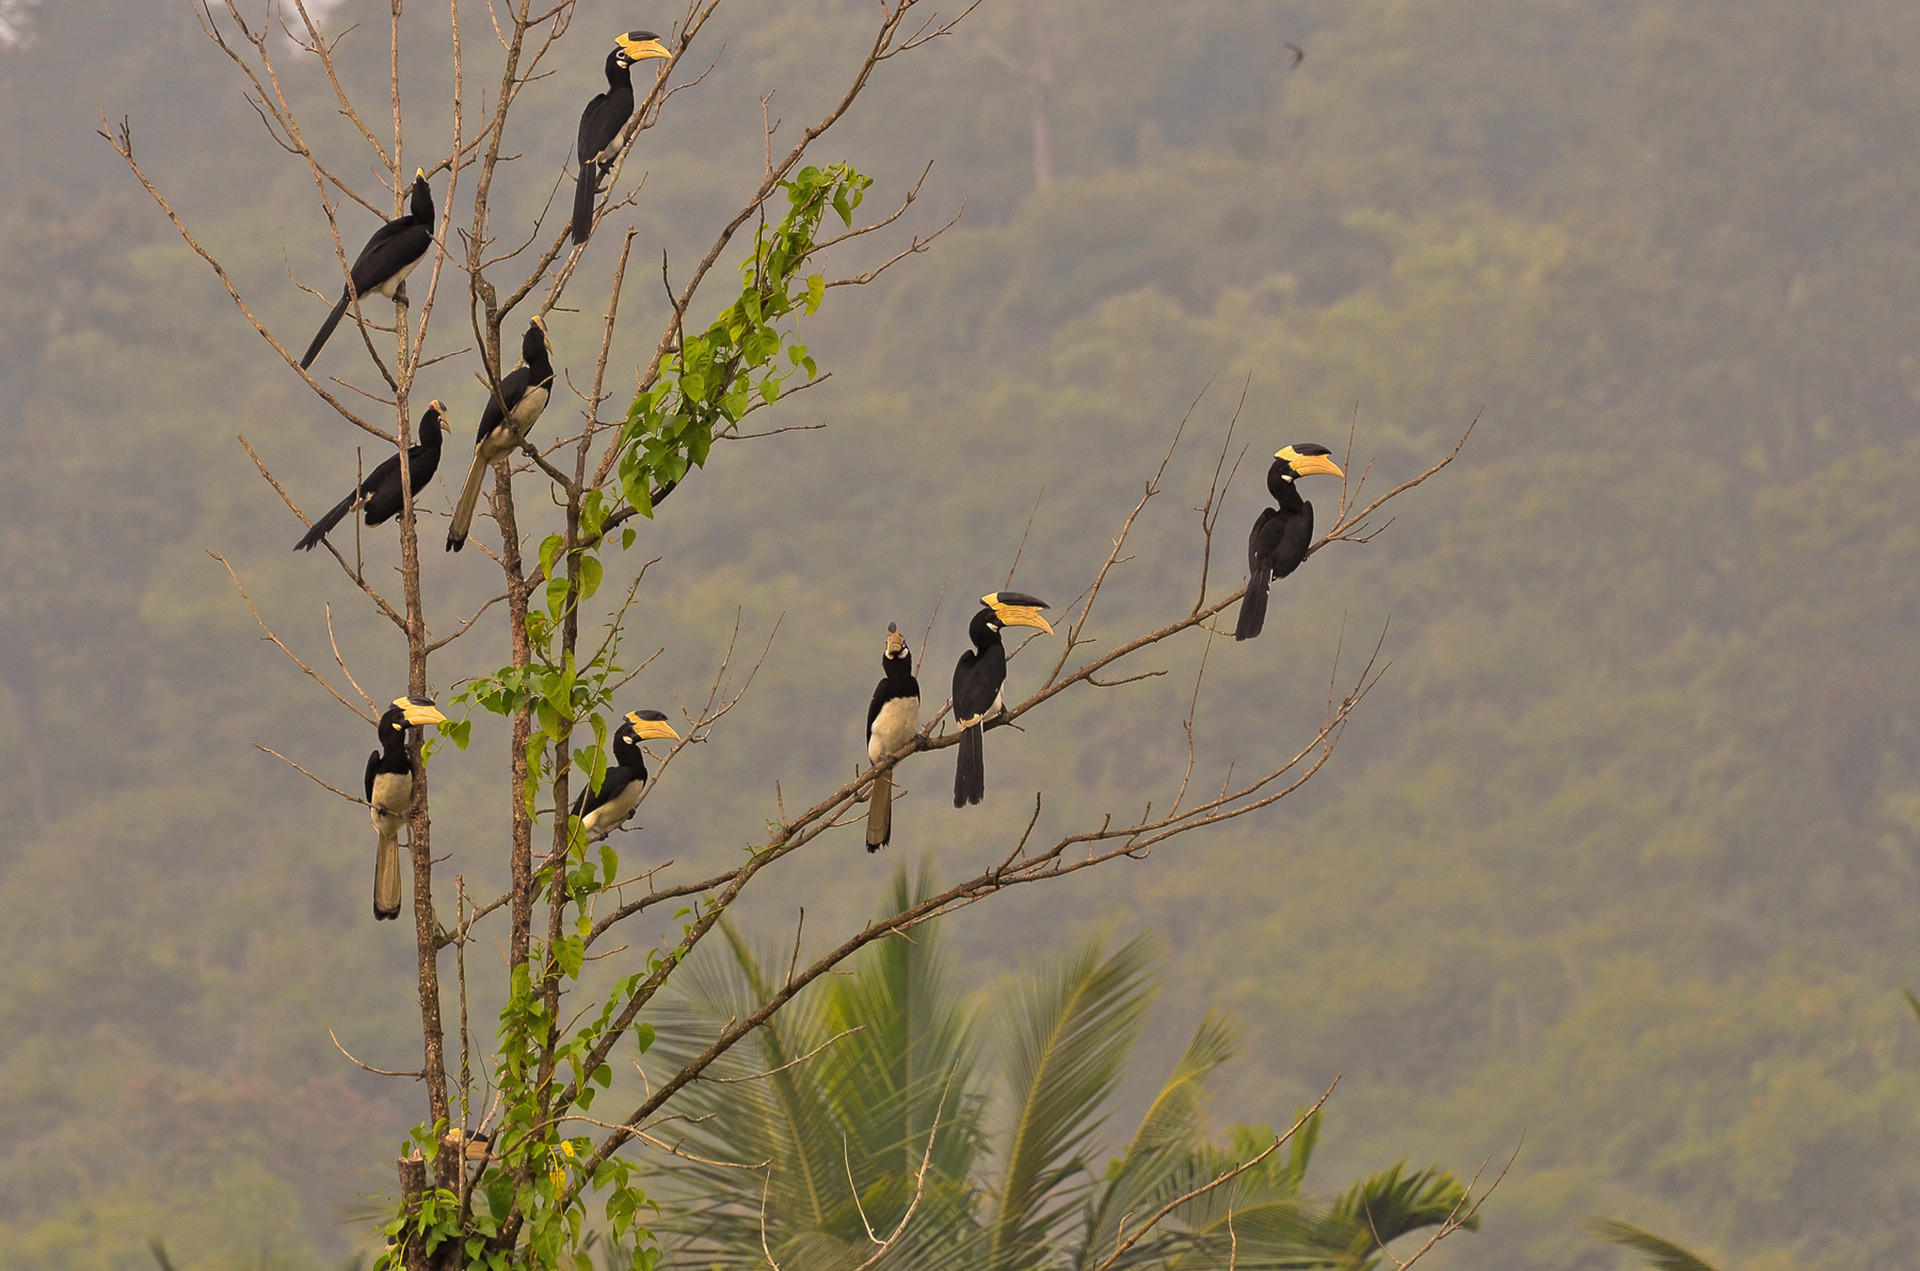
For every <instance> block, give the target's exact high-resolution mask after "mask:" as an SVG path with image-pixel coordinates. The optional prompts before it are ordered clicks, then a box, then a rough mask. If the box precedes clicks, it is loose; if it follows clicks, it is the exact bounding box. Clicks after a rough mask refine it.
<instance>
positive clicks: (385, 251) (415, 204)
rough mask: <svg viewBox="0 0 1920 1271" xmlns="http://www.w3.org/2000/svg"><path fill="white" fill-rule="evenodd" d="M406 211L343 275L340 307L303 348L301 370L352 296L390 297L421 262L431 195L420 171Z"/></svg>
mask: <svg viewBox="0 0 1920 1271" xmlns="http://www.w3.org/2000/svg"><path fill="white" fill-rule="evenodd" d="M409 208H410V210H409V211H408V212H407V214H406V215H405V216H402V217H400V218H398V219H397V220H391V221H388V222H387V223H386V224H385V225H382V226H381V227H380V228H379V229H377V230H375V231H373V237H372V238H369V239H368V240H367V245H366V246H365V247H362V248H361V249H360V254H359V255H358V256H355V257H354V258H353V268H352V269H350V270H348V271H347V277H348V278H349V279H350V281H349V282H348V284H347V286H346V287H344V288H343V289H342V290H341V292H340V303H338V304H336V305H334V306H333V312H332V313H329V314H328V315H327V320H326V321H325V322H323V323H321V324H320V333H319V334H318V335H316V336H314V337H313V343H312V344H309V345H308V346H307V355H306V356H305V357H303V358H301V359H300V369H301V370H305V369H306V368H308V367H309V366H312V365H313V359H315V358H317V357H319V356H320V350H321V349H322V348H324V347H325V346H326V343H327V339H328V337H329V336H331V335H332V334H333V329H334V328H335V327H337V326H339V325H340V318H341V315H343V314H345V313H346V311H347V306H348V305H349V304H351V303H352V302H353V298H354V297H355V296H360V297H362V298H363V299H364V298H365V297H367V296H373V295H381V296H392V295H394V294H395V293H396V292H398V291H399V290H400V288H401V287H402V286H404V285H405V283H406V281H407V275H408V274H410V273H412V272H413V270H414V266H416V265H418V264H419V263H420V262H421V260H422V259H424V258H425V256H426V254H427V249H428V248H429V247H432V246H433V191H432V190H430V189H428V188H427V174H426V171H425V170H424V169H419V168H416V169H415V170H414V174H413V196H412V202H411V203H410V205H409Z"/></svg>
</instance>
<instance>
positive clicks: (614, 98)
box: [573, 31, 673, 243]
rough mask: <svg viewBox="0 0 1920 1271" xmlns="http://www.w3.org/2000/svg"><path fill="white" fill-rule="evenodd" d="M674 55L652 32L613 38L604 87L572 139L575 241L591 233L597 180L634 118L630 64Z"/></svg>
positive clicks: (604, 173) (603, 176) (607, 168)
mask: <svg viewBox="0 0 1920 1271" xmlns="http://www.w3.org/2000/svg"><path fill="white" fill-rule="evenodd" d="M672 56H673V50H671V49H669V48H668V47H667V46H666V45H664V44H662V43H661V42H660V37H659V36H657V35H655V34H654V33H653V32H651V31H629V32H627V33H626V34H625V35H616V36H614V37H613V51H612V52H611V53H609V54H607V91H606V92H604V93H600V94H598V95H596V96H595V97H594V99H593V100H592V101H590V102H588V103H587V108H586V109H585V110H583V111H581V112H580V136H579V140H578V141H577V143H576V153H577V156H578V158H579V160H580V175H579V178H578V180H577V182H576V184H575V185H574V189H573V241H574V242H576V243H584V242H586V241H587V236H588V235H589V234H591V233H593V203H594V200H595V199H596V198H598V197H599V195H600V182H602V181H603V180H605V179H606V176H607V173H608V172H610V171H612V170H613V160H614V156H615V155H616V154H618V153H619V150H620V134H621V133H622V132H624V131H626V127H627V120H629V119H631V118H632V117H633V70H632V67H633V64H634V63H635V62H640V61H645V60H646V59H647V58H650V57H667V58H670V57H672Z"/></svg>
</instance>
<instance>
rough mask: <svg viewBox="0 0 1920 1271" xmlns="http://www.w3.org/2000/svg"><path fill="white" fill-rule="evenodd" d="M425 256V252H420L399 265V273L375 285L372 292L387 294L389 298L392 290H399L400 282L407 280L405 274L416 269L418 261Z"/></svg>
mask: <svg viewBox="0 0 1920 1271" xmlns="http://www.w3.org/2000/svg"><path fill="white" fill-rule="evenodd" d="M426 258H427V257H426V253H424V252H422V253H421V254H420V255H418V256H416V257H414V258H413V259H412V260H410V261H408V262H407V263H406V264H405V265H402V266H401V267H400V272H399V273H397V274H395V275H394V276H393V277H391V278H389V279H387V280H386V281H385V282H383V283H381V284H380V285H379V286H378V287H375V288H374V289H373V291H374V294H375V295H380V296H387V297H389V298H391V297H392V295H393V293H394V292H396V291H398V290H400V284H401V283H403V282H405V281H406V280H407V275H408V274H410V273H412V272H413V271H414V270H416V269H418V268H419V267H420V262H421V261H423V260H425V259H426Z"/></svg>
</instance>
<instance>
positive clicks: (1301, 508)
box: [1233, 441, 1347, 640]
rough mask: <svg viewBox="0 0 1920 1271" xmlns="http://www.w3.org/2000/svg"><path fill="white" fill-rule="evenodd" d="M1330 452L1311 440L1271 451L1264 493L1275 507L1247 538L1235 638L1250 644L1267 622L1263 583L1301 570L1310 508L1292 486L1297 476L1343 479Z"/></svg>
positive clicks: (1310, 526)
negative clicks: (1244, 582)
mask: <svg viewBox="0 0 1920 1271" xmlns="http://www.w3.org/2000/svg"><path fill="white" fill-rule="evenodd" d="M1332 453H1333V452H1332V451H1330V450H1328V449H1327V448H1326V447H1325V446H1316V445H1314V444H1313V443H1312V442H1310V441H1300V442H1295V443H1294V444H1293V445H1291V446H1284V447H1282V448H1281V449H1279V450H1276V451H1274V452H1273V466H1272V467H1271V468H1268V469H1267V493H1269V494H1271V495H1272V496H1273V501H1274V502H1276V503H1278V504H1279V505H1280V506H1279V507H1278V508H1266V509H1264V510H1263V511H1262V512H1261V513H1260V516H1259V518H1258V519H1257V520H1255V521H1254V523H1253V532H1252V533H1251V534H1249V535H1247V594H1246V597H1245V598H1244V599H1242V600H1241V601H1240V620H1239V621H1238V622H1236V623H1235V624H1234V627H1233V638H1234V639H1236V640H1251V639H1253V638H1254V637H1255V636H1257V635H1259V634H1260V628H1261V627H1263V626H1265V625H1266V621H1267V584H1268V583H1269V582H1271V581H1272V580H1273V579H1275V578H1285V577H1286V576H1287V575H1288V574H1291V573H1292V572H1293V571H1294V570H1296V569H1298V568H1300V562H1301V561H1303V560H1305V559H1306V558H1307V549H1308V548H1309V547H1311V546H1313V504H1311V503H1309V502H1307V501H1306V500H1305V499H1303V498H1301V497H1300V491H1298V490H1296V489H1294V488H1293V482H1294V479H1295V478H1296V477H1309V476H1312V475H1313V474H1314V473H1316V472H1324V473H1326V474H1327V475H1329V476H1335V477H1340V478H1341V479H1343V480H1344V479H1345V478H1346V475H1347V474H1346V473H1344V472H1342V471H1340V465H1339V464H1337V463H1335V462H1334V461H1333V460H1332V459H1329V458H1328V457H1327V456H1328V455H1330V454H1332Z"/></svg>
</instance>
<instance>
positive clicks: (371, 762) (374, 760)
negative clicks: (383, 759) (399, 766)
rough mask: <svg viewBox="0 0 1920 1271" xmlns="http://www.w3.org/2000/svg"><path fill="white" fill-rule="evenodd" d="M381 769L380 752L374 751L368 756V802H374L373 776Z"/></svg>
mask: <svg viewBox="0 0 1920 1271" xmlns="http://www.w3.org/2000/svg"><path fill="white" fill-rule="evenodd" d="M379 767H380V752H379V751H377V750H376V751H374V752H373V753H372V754H370V755H368V756H367V802H368V803H372V802H373V774H374V772H375V771H376V770H377V769H378V768H379Z"/></svg>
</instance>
